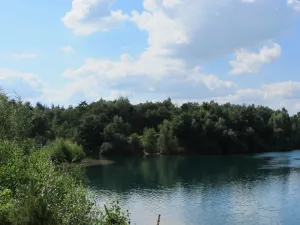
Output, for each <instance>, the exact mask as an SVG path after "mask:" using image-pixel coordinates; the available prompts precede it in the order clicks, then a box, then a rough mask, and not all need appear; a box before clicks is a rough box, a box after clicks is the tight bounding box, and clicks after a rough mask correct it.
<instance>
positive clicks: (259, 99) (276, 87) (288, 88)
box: [214, 81, 300, 114]
mask: <svg viewBox="0 0 300 225" xmlns="http://www.w3.org/2000/svg"><path fill="white" fill-rule="evenodd" d="M214 100H216V101H217V102H220V103H226V102H231V103H237V104H244V103H245V104H255V105H266V106H269V107H271V108H274V109H280V108H282V107H286V108H287V109H288V110H289V112H290V113H292V114H293V113H296V112H297V110H299V105H300V82H293V81H287V82H277V83H269V84H263V85H261V87H260V88H258V89H240V90H237V91H236V92H235V93H234V94H229V95H227V96H221V97H216V98H214Z"/></svg>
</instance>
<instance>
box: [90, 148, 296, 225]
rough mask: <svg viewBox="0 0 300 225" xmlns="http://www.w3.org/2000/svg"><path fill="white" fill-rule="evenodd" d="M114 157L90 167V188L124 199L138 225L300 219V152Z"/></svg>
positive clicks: (102, 196)
mask: <svg viewBox="0 0 300 225" xmlns="http://www.w3.org/2000/svg"><path fill="white" fill-rule="evenodd" d="M114 161H115V163H113V164H110V165H106V166H94V167H88V168H87V176H88V178H89V179H90V184H89V188H90V190H91V191H92V192H93V193H94V194H95V195H96V199H97V201H98V202H99V203H100V204H103V203H105V202H107V201H108V200H112V199H114V198H116V197H117V198H119V199H120V201H121V205H122V206H123V207H124V208H125V209H129V210H130V212H131V218H132V222H133V224H134V223H136V224H137V225H148V224H149V225H156V221H157V217H158V214H161V225H171V224H172V225H182V224H188V225H190V224H191V225H193V224H205V225H210V224H216V225H218V224H220V225H226V224H228V225H235V224H236V225H240V224H247V225H248V224H255V225H257V224H260V225H263V224H267V225H276V224H285V225H291V224H295V225H296V224H300V151H293V152H285V153H265V154H259V155H253V156H148V157H145V158H135V157H128V158H116V159H114Z"/></svg>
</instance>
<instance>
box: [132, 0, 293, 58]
mask: <svg viewBox="0 0 300 225" xmlns="http://www.w3.org/2000/svg"><path fill="white" fill-rule="evenodd" d="M164 3H165V1H163V0H144V2H143V5H144V9H145V10H144V11H142V12H136V11H134V12H133V13H132V17H131V20H132V21H133V22H134V23H136V24H137V26H138V27H139V28H140V29H141V30H146V31H147V32H148V43H149V47H150V48H153V49H165V50H166V51H168V52H169V54H170V55H172V56H174V57H179V58H181V59H183V60H185V61H187V62H192V63H197V62H201V61H203V60H208V59H211V58H214V57H219V56H222V55H224V54H230V53H232V52H234V51H235V50H236V49H240V48H247V47H250V46H257V45H260V44H261V43H264V42H265V41H267V40H269V39H273V38H276V37H279V36H280V35H282V34H283V33H284V32H286V31H287V30H289V29H290V28H291V27H292V21H293V13H292V10H291V9H290V7H287V5H286V2H285V1H284V0H278V1H274V0H264V1H255V2H253V3H251V4H250V3H249V1H248V3H246V2H243V1H241V0H221V1H211V0H185V1H178V2H176V4H173V5H172V7H168V6H166V4H164Z"/></svg>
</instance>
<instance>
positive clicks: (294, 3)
mask: <svg viewBox="0 0 300 225" xmlns="http://www.w3.org/2000/svg"><path fill="white" fill-rule="evenodd" d="M286 2H287V4H288V5H289V6H290V7H292V8H293V9H294V10H295V11H298V12H300V1H299V0H286Z"/></svg>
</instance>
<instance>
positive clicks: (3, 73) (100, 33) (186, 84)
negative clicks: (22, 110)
mask: <svg viewBox="0 0 300 225" xmlns="http://www.w3.org/2000/svg"><path fill="white" fill-rule="evenodd" d="M299 16H300V1H298V0H218V1H216V0H53V1H41V0H9V1H7V0H3V1H2V2H1V7H0V30H1V36H0V86H1V88H2V89H3V90H4V92H5V93H7V94H9V95H16V94H17V95H20V96H21V97H22V99H24V100H26V101H30V102H32V103H33V104H35V103H36V102H42V103H44V104H47V105H51V104H52V103H53V104H55V105H64V106H68V105H77V104H78V103H80V102H81V101H87V102H92V101H96V100H98V99H100V98H103V99H107V100H112V99H116V98H118V97H120V96H124V97H128V98H129V100H130V101H131V102H132V103H139V102H144V101H147V100H148V101H161V100H164V99H166V98H168V97H170V98H171V99H172V100H173V102H175V103H177V104H182V103H184V102H203V101H211V100H214V101H216V102H219V103H226V102H231V103H235V104H244V103H245V104H256V105H266V106H269V107H271V108H274V109H280V108H282V107H285V108H287V109H288V110H289V112H290V113H296V112H298V111H300V76H299V75H300V61H299V59H300V45H299V41H300V20H299V18H300V17H299Z"/></svg>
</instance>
